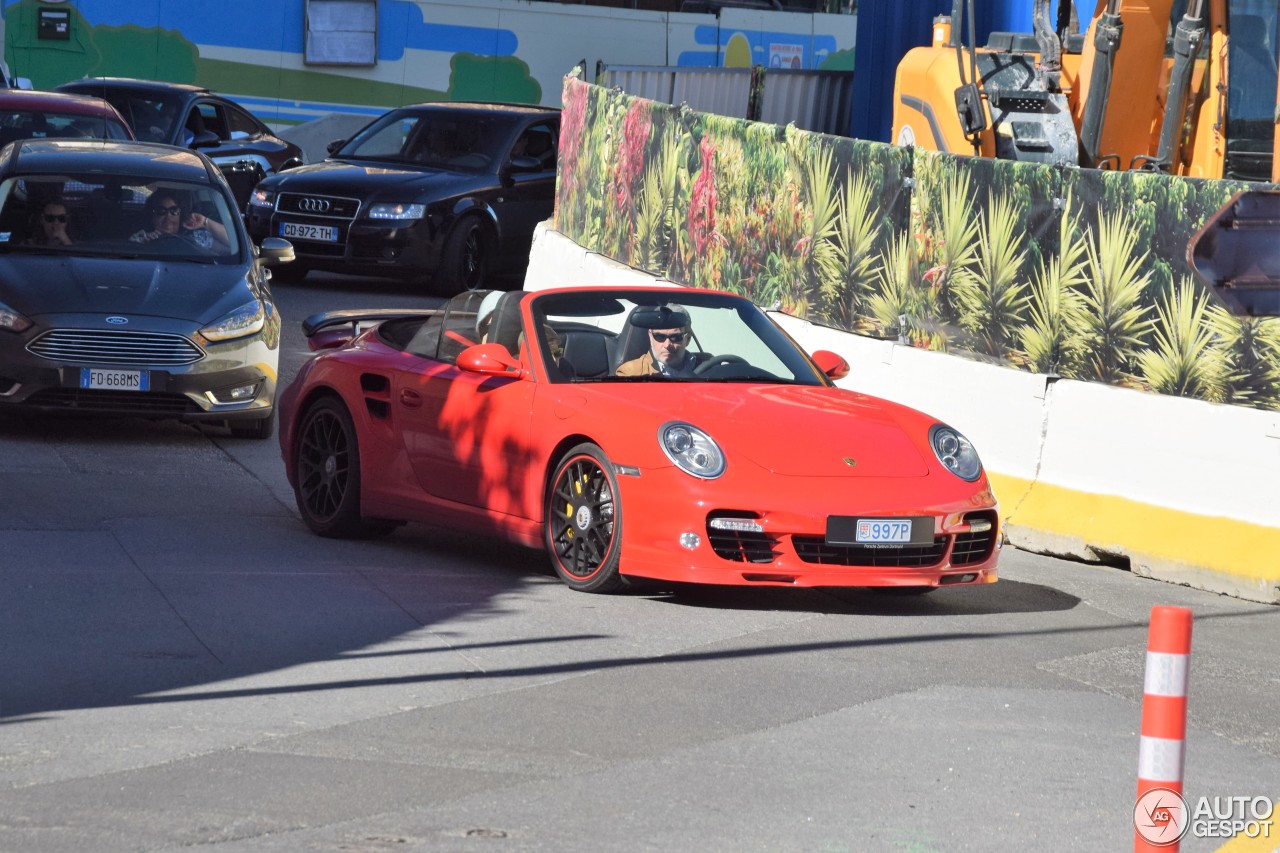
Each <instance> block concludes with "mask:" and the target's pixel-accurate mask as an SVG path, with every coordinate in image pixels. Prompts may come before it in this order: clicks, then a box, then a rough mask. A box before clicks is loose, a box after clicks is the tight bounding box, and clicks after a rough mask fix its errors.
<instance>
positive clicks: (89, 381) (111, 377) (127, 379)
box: [80, 367, 151, 391]
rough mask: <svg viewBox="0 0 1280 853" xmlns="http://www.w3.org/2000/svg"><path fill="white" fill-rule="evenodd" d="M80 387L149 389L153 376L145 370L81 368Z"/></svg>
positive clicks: (128, 389) (114, 389)
mask: <svg viewBox="0 0 1280 853" xmlns="http://www.w3.org/2000/svg"><path fill="white" fill-rule="evenodd" d="M80 387H81V388H92V389H102V390H106V391H147V390H150V388H151V377H150V376H149V375H148V374H147V371H145V370H95V369H93V368H92V367H82V368H80Z"/></svg>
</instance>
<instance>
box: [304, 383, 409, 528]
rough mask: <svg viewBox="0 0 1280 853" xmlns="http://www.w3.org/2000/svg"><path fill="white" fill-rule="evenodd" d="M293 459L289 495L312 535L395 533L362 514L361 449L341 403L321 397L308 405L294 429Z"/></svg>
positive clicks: (393, 525) (392, 524) (387, 523)
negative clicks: (292, 476)
mask: <svg viewBox="0 0 1280 853" xmlns="http://www.w3.org/2000/svg"><path fill="white" fill-rule="evenodd" d="M293 453H294V466H295V467H294V471H295V479H296V481H297V482H296V484H295V485H294V487H293V494H294V498H295V499H296V501H297V504H298V512H299V514H301V516H302V520H303V522H304V523H305V524H306V525H307V527H309V528H311V530H312V532H314V533H317V534H319V535H320V536H328V537H332V538H337V539H367V538H370V537H374V536H383V535H385V534H387V533H390V532H391V531H392V530H394V529H395V528H396V526H397V524H396V522H393V521H386V520H383V519H369V518H365V517H363V516H362V515H361V514H360V477H361V468H360V445H359V441H358V440H357V436H356V427H355V423H354V422H353V421H352V420H351V415H350V414H349V413H348V412H347V408H346V406H344V405H343V404H342V403H341V402H340V401H339V400H336V399H334V398H332V397H324V398H321V399H319V400H317V401H316V402H314V403H312V404H311V406H310V407H309V408H308V409H307V411H306V413H305V414H304V415H303V416H302V418H301V420H300V421H299V423H298V434H297V438H296V439H295V440H294V448H293Z"/></svg>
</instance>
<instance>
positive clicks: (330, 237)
mask: <svg viewBox="0 0 1280 853" xmlns="http://www.w3.org/2000/svg"><path fill="white" fill-rule="evenodd" d="M280 236H281V237H292V238H293V239H295V240H319V241H321V242H325V243H336V242H338V229H337V228H336V227H334V226H332V225H307V224H305V223H302V222H281V223H280Z"/></svg>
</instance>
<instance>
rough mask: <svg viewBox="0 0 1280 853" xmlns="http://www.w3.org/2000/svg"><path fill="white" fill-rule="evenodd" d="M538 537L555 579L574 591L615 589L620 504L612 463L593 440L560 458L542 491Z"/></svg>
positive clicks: (620, 583) (622, 583) (619, 579)
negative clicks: (541, 527) (543, 506)
mask: <svg viewBox="0 0 1280 853" xmlns="http://www.w3.org/2000/svg"><path fill="white" fill-rule="evenodd" d="M546 518H547V522H546V525H545V532H544V534H543V538H544V539H545V541H546V547H547V554H548V556H550V557H551V564H552V566H554V567H555V570H556V574H557V575H558V576H559V577H560V580H562V581H564V583H565V585H566V586H568V587H569V588H570V589H575V590H578V591H579V592H601V593H603V592H617V591H618V590H620V589H623V588H624V587H626V586H627V580H626V578H624V577H623V576H622V575H620V574H618V564H619V562H620V559H621V554H622V507H621V504H620V501H619V499H618V481H617V479H615V477H614V475H613V465H612V464H610V462H609V460H608V458H606V457H605V455H604V451H602V450H601V449H600V448H599V447H597V446H596V445H594V444H579V445H578V446H577V447H574V448H573V449H572V450H570V451H569V452H568V453H566V454H565V455H564V457H563V458H562V459H561V460H560V464H558V465H557V466H556V469H555V476H553V477H552V478H551V489H550V491H549V492H548V494H547V515H546Z"/></svg>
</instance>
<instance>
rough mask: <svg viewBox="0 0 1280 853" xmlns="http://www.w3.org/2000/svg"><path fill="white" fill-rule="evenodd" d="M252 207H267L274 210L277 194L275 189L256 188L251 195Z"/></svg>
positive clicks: (250, 203) (250, 204)
mask: <svg viewBox="0 0 1280 853" xmlns="http://www.w3.org/2000/svg"><path fill="white" fill-rule="evenodd" d="M249 206H250V207H265V208H267V209H268V210H274V209H275V206H276V194H275V191H274V190H264V189H255V190H254V191H253V193H252V194H251V195H250V196H249Z"/></svg>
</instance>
